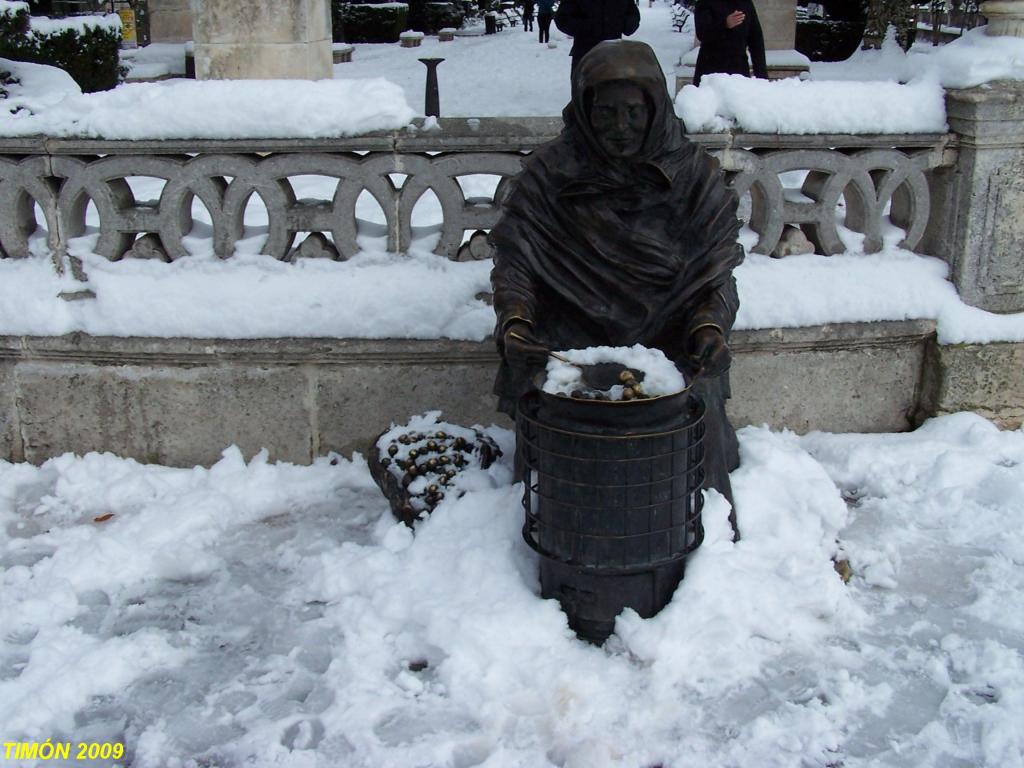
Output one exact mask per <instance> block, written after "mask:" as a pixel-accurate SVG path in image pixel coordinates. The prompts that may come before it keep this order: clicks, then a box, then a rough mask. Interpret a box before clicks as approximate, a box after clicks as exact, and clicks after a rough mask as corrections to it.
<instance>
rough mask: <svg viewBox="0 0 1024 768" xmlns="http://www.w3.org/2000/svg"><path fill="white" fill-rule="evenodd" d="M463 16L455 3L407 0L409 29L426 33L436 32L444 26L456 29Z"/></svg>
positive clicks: (459, 25)
mask: <svg viewBox="0 0 1024 768" xmlns="http://www.w3.org/2000/svg"><path fill="white" fill-rule="evenodd" d="M465 16H466V14H465V13H464V12H463V11H462V9H461V8H460V7H459V6H457V5H456V4H455V3H448V2H428V0H409V29H415V30H416V31H418V32H425V33H427V34H428V35H433V34H436V33H437V30H439V29H444V28H445V27H454V28H455V29H458V28H459V27H461V26H462V20H463V19H464V18H465Z"/></svg>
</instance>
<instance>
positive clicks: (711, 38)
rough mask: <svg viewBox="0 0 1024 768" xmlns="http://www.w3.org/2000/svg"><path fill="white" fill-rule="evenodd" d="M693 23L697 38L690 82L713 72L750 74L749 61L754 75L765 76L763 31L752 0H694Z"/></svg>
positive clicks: (766, 73)
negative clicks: (695, 5)
mask: <svg viewBox="0 0 1024 768" xmlns="http://www.w3.org/2000/svg"><path fill="white" fill-rule="evenodd" d="M694 23H695V25H696V28H697V39H698V40H700V53H698V54H697V66H696V68H695V71H694V73H693V84H694V85H700V79H701V78H702V77H703V76H704V75H710V74H712V73H715V72H721V73H724V74H727V75H744V76H746V77H750V62H752V63H753V65H754V76H755V77H760V78H764V79H767V78H768V65H767V64H766V63H765V55H764V35H763V34H762V32H761V22H759V21H758V20H757V10H756V9H755V8H754V3H753V0H697V8H696V10H695V11H694ZM748 49H749V51H750V62H748V61H747V50H748Z"/></svg>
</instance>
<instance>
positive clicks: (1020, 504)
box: [0, 415, 1024, 768]
mask: <svg viewBox="0 0 1024 768" xmlns="http://www.w3.org/2000/svg"><path fill="white" fill-rule="evenodd" d="M489 431H490V433H491V434H492V435H493V436H494V437H496V438H497V439H498V441H499V442H501V443H502V447H503V448H505V449H507V450H506V451H505V457H506V458H504V459H503V460H502V461H500V462H498V463H496V464H494V465H492V467H491V468H490V469H489V470H488V471H487V473H482V474H481V476H480V484H479V486H478V487H476V488H474V489H472V490H470V491H469V492H467V493H466V494H465V496H463V497H462V498H461V499H458V500H455V499H445V500H444V501H443V502H442V503H441V504H440V505H439V506H438V508H437V509H436V510H435V512H434V514H433V515H432V516H431V517H430V518H429V519H427V520H425V521H423V522H421V523H419V524H418V525H417V528H416V531H415V533H413V532H411V531H410V530H409V529H407V528H406V527H405V526H404V525H402V524H400V523H397V522H395V520H394V519H393V518H392V517H391V514H390V512H389V511H388V509H387V503H386V502H385V500H384V499H383V498H382V497H381V496H380V494H379V493H378V492H377V489H376V488H375V487H374V486H373V484H372V482H371V480H370V477H369V473H368V471H367V468H366V465H365V463H364V462H363V461H362V460H361V459H359V458H358V457H357V458H355V459H353V460H352V461H351V462H350V461H347V460H344V459H341V458H339V457H333V458H331V457H328V458H324V459H321V460H318V461H317V462H316V463H315V464H314V465H313V466H310V467H295V466H290V465H286V464H279V465H274V464H270V463H269V462H268V461H267V457H266V455H263V454H261V455H258V456H256V457H255V458H254V459H252V460H251V461H250V462H248V463H247V462H246V461H244V459H243V457H242V456H241V455H240V454H239V453H238V451H237V450H234V449H231V450H228V451H226V452H225V454H224V458H223V459H222V460H221V461H220V462H219V463H218V464H216V465H215V466H214V467H212V468H210V469H202V468H195V469H168V468H163V467H156V466H143V465H139V464H137V463H135V462H132V461H126V460H121V459H117V458H114V457H112V456H109V455H96V454H91V455H89V456H86V457H84V458H75V457H73V456H64V457H61V458H58V459H54V460H51V461H49V462H47V463H46V464H44V465H43V466H42V467H33V466H29V465H24V464H23V465H11V464H5V463H0V565H2V566H3V568H4V570H3V575H2V581H3V595H4V600H3V602H2V603H0V621H2V622H3V626H4V633H3V634H2V635H0V670H2V675H0V722H3V723H4V725H5V728H6V730H5V733H4V737H5V739H6V740H8V741H16V740H30V739H40V740H41V739H45V738H47V737H50V738H52V739H53V740H54V742H57V741H63V740H70V741H76V740H80V741H85V740H89V741H119V742H123V743H125V745H126V747H127V751H128V758H129V759H128V760H127V762H128V763H129V764H131V765H133V766H136V768H155V767H157V766H159V767H160V768H164V767H165V766H173V765H182V766H184V765H189V764H191V762H190V761H195V763H196V764H211V765H213V764H216V765H242V764H249V763H251V764H259V765H270V764H274V765H291V766H300V765H313V764H318V765H319V764H324V765H351V766H357V765H358V766H378V765H393V766H412V765H432V766H434V765H436V766H470V765H494V766H518V765H521V766H531V768H532V767H533V766H556V765H557V766H563V767H566V768H574V767H575V768H582V767H583V766H587V767H588V768H591V767H594V768H635V767H636V766H653V765H662V766H665V768H683V767H684V766H691V765H701V766H706V767H707V768H724V766H736V765H756V766H759V768H790V767H791V766H793V765H797V764H805V763H806V764H807V765H822V766H823V765H828V764H833V765H839V764H842V765H845V766H848V768H867V767H868V766H873V765H874V766H880V765H884V766H886V767H887V768H918V766H923V765H945V764H953V763H957V764H961V763H962V764H964V765H972V766H986V767H987V766H991V768H996V767H997V766H998V767H999V768H1004V766H1010V765H1016V764H1017V763H1019V756H1020V754H1021V750H1022V749H1024V735H1022V733H1021V730H1020V728H1019V723H1020V722H1021V720H1022V718H1024V661H1022V651H1024V641H1022V639H1021V638H1022V630H1024V624H1022V622H1021V618H1020V617H1021V616H1024V597H1022V596H1024V572H1022V571H1021V569H1020V568H1019V567H1017V566H1015V563H1019V562H1020V560H1021V558H1022V557H1024V432H1020V431H1018V432H999V431H998V430H997V429H995V428H994V427H992V426H991V425H990V424H988V423H987V422H985V421H983V420H982V419H980V418H978V417H976V416H971V415H960V416H954V417H948V418H944V419H939V420H936V421H933V422H930V423H929V424H928V425H926V426H925V427H924V428H923V429H921V430H919V431H918V432H916V433H912V434H906V435H871V436H862V435H824V434H812V435H809V436H807V437H803V438H799V437H796V436H794V435H792V434H788V433H783V434H773V433H771V432H769V431H767V430H765V429H751V428H748V429H744V430H742V431H741V432H740V442H741V453H742V462H743V464H742V466H741V468H740V470H738V471H737V472H736V473H734V475H733V486H734V490H735V494H736V499H737V504H738V509H739V524H740V527H741V530H742V533H743V539H742V541H740V542H738V543H734V542H732V541H731V540H730V528H729V523H728V520H727V513H728V509H727V505H726V504H725V503H724V502H723V500H722V499H721V498H720V497H718V496H717V495H715V494H712V495H711V496H710V497H709V498H708V503H707V504H706V506H705V508H704V516H705V526H706V531H707V534H706V539H705V542H704V545H703V546H702V547H701V548H700V549H699V550H698V551H697V552H696V553H695V555H694V556H693V557H692V559H691V561H690V564H689V565H688V568H687V574H686V578H685V580H684V581H683V582H682V584H681V585H680V587H679V588H678V589H677V590H676V594H675V596H674V598H673V600H672V602H671V603H670V604H669V606H668V607H667V608H665V610H663V611H662V612H661V613H660V614H659V615H658V616H657V617H655V618H653V619H647V620H642V619H640V618H639V617H638V616H637V615H636V614H635V613H633V612H631V611H626V612H624V613H623V614H622V616H620V619H619V622H618V624H617V634H616V635H615V636H613V637H612V638H611V639H610V640H609V641H608V642H607V643H606V644H605V646H604V647H603V648H595V647H593V646H590V645H587V644H585V643H581V642H579V641H578V640H576V639H575V638H574V636H573V635H572V633H571V632H570V631H569V629H568V627H567V623H566V618H565V616H564V614H563V613H562V612H561V611H560V609H559V607H558V604H557V603H555V602H554V601H551V600H542V599H541V598H540V597H539V595H538V592H539V585H538V583H537V561H536V556H535V555H534V554H533V553H532V552H531V551H530V550H529V549H528V548H527V546H526V545H525V543H524V542H523V541H522V538H521V533H520V529H521V526H522V508H521V506H520V496H521V490H522V489H521V486H518V485H512V484H510V480H511V466H510V463H511V456H512V451H511V444H510V440H511V435H510V434H509V433H507V432H505V431H503V430H495V429H492V430H489ZM837 486H838V487H837ZM844 502H845V503H844ZM108 516H109V517H108ZM834 557H847V558H849V560H850V562H851V564H852V566H853V573H854V576H853V579H852V580H851V581H850V583H849V584H847V585H844V584H843V583H842V581H841V580H840V578H839V576H838V575H837V574H836V573H835V572H834V570H833V563H832V558H834Z"/></svg>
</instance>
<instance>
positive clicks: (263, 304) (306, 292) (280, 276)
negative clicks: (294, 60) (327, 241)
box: [0, 251, 494, 340]
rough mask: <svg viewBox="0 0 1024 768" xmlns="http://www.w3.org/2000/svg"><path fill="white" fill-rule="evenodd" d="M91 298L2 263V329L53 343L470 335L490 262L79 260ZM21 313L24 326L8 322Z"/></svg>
mask: <svg viewBox="0 0 1024 768" xmlns="http://www.w3.org/2000/svg"><path fill="white" fill-rule="evenodd" d="M87 269H88V271H89V284H90V286H92V287H93V289H94V290H95V291H96V292H97V296H100V295H102V296H103V299H102V301H97V302H95V303H94V302H92V301H89V302H70V303H69V302H65V301H63V300H61V299H58V298H57V294H58V293H60V292H61V291H74V290H80V289H81V284H77V285H76V284H75V283H74V281H73V280H71V279H70V277H69V276H68V275H67V274H65V275H64V276H63V277H57V276H56V275H54V274H53V266H52V264H51V263H49V260H48V259H0V275H2V276H3V279H2V280H0V303H2V306H0V318H2V321H0V327H2V326H3V325H5V324H7V323H11V324H12V325H13V326H17V327H19V328H20V329H21V330H20V331H17V332H18V333H21V332H28V333H31V334H42V335H58V336H59V335H61V334H64V333H70V332H72V331H73V330H76V329H85V328H88V329H89V330H88V331H87V332H88V333H91V334H94V335H98V336H104V335H114V336H168V337H174V336H186V337H191V338H241V339H244V338H278V337H283V336H284V337H286V336H302V337H317V336H322V337H335V338H366V339H385V338H398V339H433V338H453V339H474V340H479V339H483V338H485V337H486V336H487V335H488V334H490V332H491V331H492V330H493V328H494V311H493V310H492V309H491V308H490V307H489V306H488V305H487V304H485V303H484V302H483V301H482V300H481V299H479V298H476V297H477V295H478V294H481V293H482V292H484V291H487V290H489V287H490V271H491V264H490V262H482V261H475V262H454V261H451V260H449V259H446V258H442V257H440V256H435V255H433V254H431V253H429V252H427V251H415V252H413V253H410V254H409V255H408V256H398V255H394V254H388V253H374V252H364V253H361V254H357V255H356V256H355V257H353V258H352V259H350V260H349V261H345V262H334V261H327V260H320V259H304V260H300V261H299V262H298V263H296V264H287V263H284V262H280V261H277V260H276V259H272V258H270V257H268V256H251V255H242V256H235V257H234V258H232V259H231V260H230V261H222V260H220V259H217V258H215V257H212V256H209V257H197V258H187V259H181V260H179V261H176V262H174V263H173V264H164V263H162V262H155V261H147V260H129V261H124V262H119V263H111V262H108V261H106V260H105V259H101V258H99V257H93V258H91V259H88V260H87ZM19 315H21V319H20V320H19V319H17V318H18V316H19Z"/></svg>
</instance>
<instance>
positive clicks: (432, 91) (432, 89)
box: [420, 59, 444, 117]
mask: <svg viewBox="0 0 1024 768" xmlns="http://www.w3.org/2000/svg"><path fill="white" fill-rule="evenodd" d="M420 61H422V62H423V63H424V64H426V65H427V91H426V94H425V95H424V97H423V101H424V105H423V114H424V115H426V116H427V117H430V116H431V115H433V116H434V117H440V116H441V97H440V96H439V95H438V92H437V65H438V64H440V63H441V62H442V61H444V59H420Z"/></svg>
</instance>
